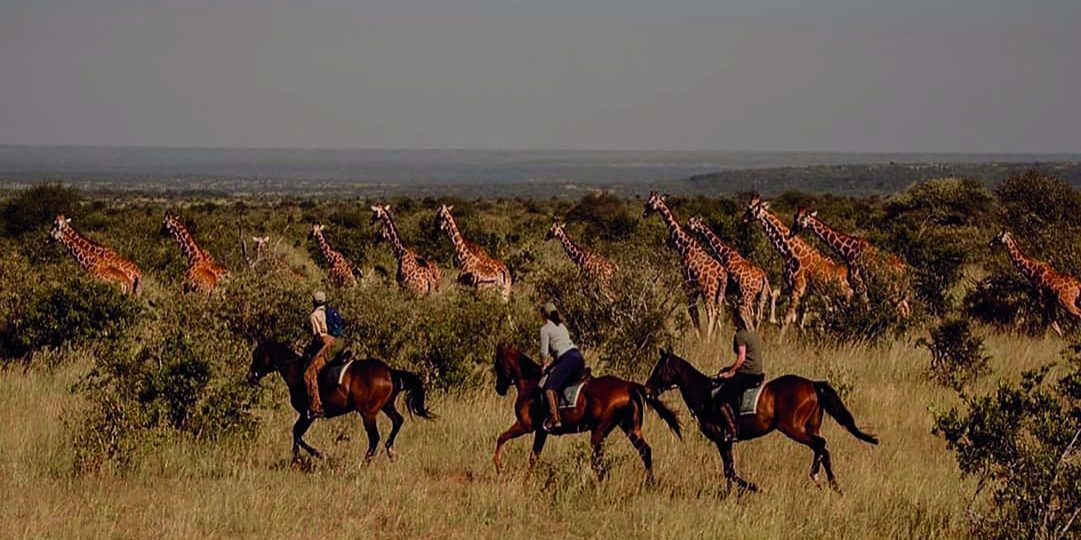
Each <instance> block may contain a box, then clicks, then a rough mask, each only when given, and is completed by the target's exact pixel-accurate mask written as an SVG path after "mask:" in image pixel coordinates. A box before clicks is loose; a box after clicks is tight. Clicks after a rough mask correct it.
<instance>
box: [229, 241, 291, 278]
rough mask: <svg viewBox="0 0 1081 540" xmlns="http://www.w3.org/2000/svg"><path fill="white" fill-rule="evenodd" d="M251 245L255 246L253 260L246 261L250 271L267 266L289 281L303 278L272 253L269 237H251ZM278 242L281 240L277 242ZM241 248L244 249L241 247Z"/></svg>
mask: <svg viewBox="0 0 1081 540" xmlns="http://www.w3.org/2000/svg"><path fill="white" fill-rule="evenodd" d="M251 241H252V245H253V246H255V258H254V259H248V267H249V268H251V269H253V270H254V269H257V268H259V267H260V266H264V265H266V266H269V267H270V268H271V269H272V270H273V271H275V272H277V273H278V274H279V275H280V276H284V277H287V278H289V279H294V280H301V279H304V276H303V275H302V274H301V273H300V272H297V271H296V269H294V268H293V267H292V266H290V265H289V263H287V262H285V261H283V260H282V259H281V258H280V257H278V256H277V255H276V254H275V253H274V248H272V247H271V246H270V237H269V236H253V237H251ZM278 241H279V242H280V241H281V239H279V240H278ZM241 247H244V246H243V245H241ZM244 257H245V259H247V248H246V247H244Z"/></svg>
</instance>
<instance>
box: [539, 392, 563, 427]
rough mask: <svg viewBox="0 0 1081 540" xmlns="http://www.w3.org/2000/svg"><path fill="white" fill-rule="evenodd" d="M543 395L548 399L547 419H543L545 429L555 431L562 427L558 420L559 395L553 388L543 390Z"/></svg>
mask: <svg viewBox="0 0 1081 540" xmlns="http://www.w3.org/2000/svg"><path fill="white" fill-rule="evenodd" d="M544 397H546V398H547V399H548V419H547V420H545V421H544V430H545V431H549V432H551V431H556V430H558V429H559V428H561V427H563V423H562V422H560V421H559V420H560V419H559V397H558V396H557V395H556V391H555V390H545V391H544Z"/></svg>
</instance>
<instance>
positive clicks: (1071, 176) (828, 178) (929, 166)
mask: <svg viewBox="0 0 1081 540" xmlns="http://www.w3.org/2000/svg"><path fill="white" fill-rule="evenodd" d="M1025 171H1039V172H1041V173H1043V174H1046V175H1049V176H1055V177H1057V178H1060V179H1062V180H1065V181H1066V182H1067V183H1069V184H1070V185H1072V186H1074V187H1078V186H1081V163H1076V162H1056V163H889V164H876V165H821V166H810V167H777V168H767V169H739V170H731V171H720V172H714V173H709V174H702V175H696V176H693V177H691V178H690V179H688V180H687V181H686V182H685V184H687V186H684V188H685V189H686V190H687V191H686V193H687V194H701V193H739V192H749V191H754V192H759V193H763V194H765V195H774V194H778V193H782V192H785V191H793V190H797V191H802V192H806V193H832V194H836V195H852V196H866V195H881V194H887V193H895V192H898V191H902V190H904V189H906V188H908V187H909V186H911V185H913V184H916V183H919V182H926V181H927V180H931V179H934V178H947V177H953V178H973V179H977V180H980V181H982V182H984V183H985V184H987V185H989V186H993V185H996V184H998V183H999V182H1001V181H1002V180H1005V179H1006V178H1009V177H1011V176H1016V175H1018V174H1021V173H1023V172H1025Z"/></svg>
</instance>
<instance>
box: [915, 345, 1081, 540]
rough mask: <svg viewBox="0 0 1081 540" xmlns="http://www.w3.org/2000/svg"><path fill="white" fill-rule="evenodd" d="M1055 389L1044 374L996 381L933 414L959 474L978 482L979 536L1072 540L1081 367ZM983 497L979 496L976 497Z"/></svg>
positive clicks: (1078, 493)
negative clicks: (958, 404)
mask: <svg viewBox="0 0 1081 540" xmlns="http://www.w3.org/2000/svg"><path fill="white" fill-rule="evenodd" d="M1079 351H1081V349H1079V348H1078V347H1077V346H1074V347H1073V348H1072V349H1071V350H1070V351H1069V352H1068V356H1069V357H1070V360H1071V363H1072V366H1071V369H1070V371H1069V372H1068V373H1067V374H1066V375H1065V376H1063V377H1062V378H1060V379H1059V380H1058V382H1057V384H1051V383H1047V382H1045V380H1046V379H1047V375H1048V373H1049V368H1050V366H1048V367H1045V368H1044V369H1040V370H1036V371H1030V372H1026V373H1025V374H1024V375H1023V376H1022V378H1021V381H1020V384H1016V383H1012V382H1003V383H1000V384H999V386H998V389H997V390H995V391H993V392H991V393H989V394H983V395H975V396H962V401H963V406H962V407H961V408H954V409H950V410H948V411H945V412H939V413H936V414H935V427H934V433H935V434H936V435H938V436H940V437H942V438H943V439H945V440H946V443H947V446H948V448H949V449H950V450H952V451H953V452H954V454H955V457H956V459H957V464H958V465H959V466H960V468H961V472H962V474H964V475H966V476H974V477H976V479H977V481H978V482H977V484H976V495H977V497H976V498H975V499H974V503H973V506H972V508H970V515H971V516H972V520H971V523H970V526H971V532H972V533H973V536H975V537H976V538H987V539H1014V538H1047V539H1052V538H1054V539H1058V538H1076V537H1077V523H1076V521H1075V520H1076V518H1077V517H1078V515H1079V513H1081V489H1079V486H1081V460H1079V459H1078V456H1079V452H1081V440H1079V439H1081V362H1079V361H1078V358H1079ZM980 495H984V497H982V498H981V497H979V496H980Z"/></svg>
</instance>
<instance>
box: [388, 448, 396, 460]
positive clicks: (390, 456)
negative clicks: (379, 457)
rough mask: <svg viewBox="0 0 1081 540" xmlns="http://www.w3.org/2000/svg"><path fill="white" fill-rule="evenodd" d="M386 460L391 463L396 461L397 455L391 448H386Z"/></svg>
mask: <svg viewBox="0 0 1081 540" xmlns="http://www.w3.org/2000/svg"><path fill="white" fill-rule="evenodd" d="M387 459H389V460H390V461H391V463H393V462H395V461H397V460H398V453H397V452H395V451H394V449H393V448H387Z"/></svg>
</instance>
